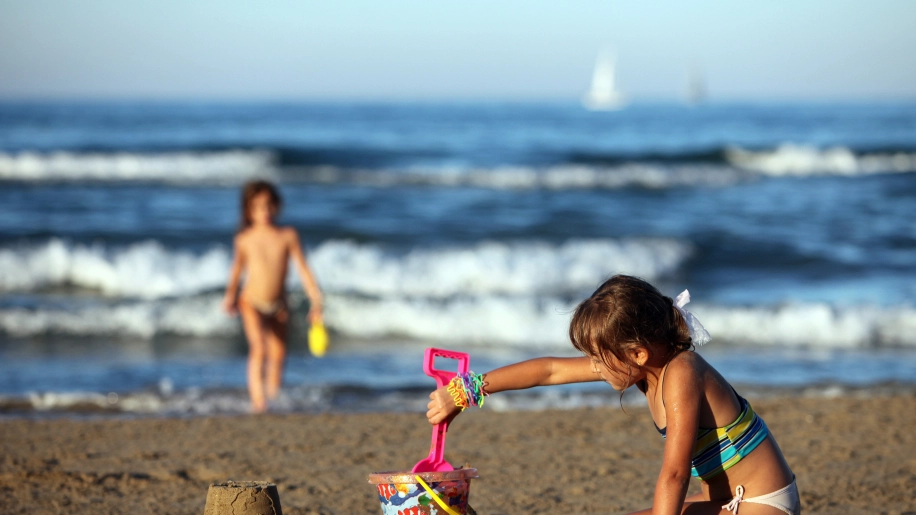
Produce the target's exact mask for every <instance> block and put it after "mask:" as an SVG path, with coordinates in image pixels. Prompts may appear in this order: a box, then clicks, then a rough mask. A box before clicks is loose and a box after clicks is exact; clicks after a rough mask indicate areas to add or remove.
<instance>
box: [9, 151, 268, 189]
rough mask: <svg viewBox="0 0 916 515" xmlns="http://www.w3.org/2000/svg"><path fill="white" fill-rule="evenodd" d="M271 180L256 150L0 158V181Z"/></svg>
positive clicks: (263, 156)
mask: <svg viewBox="0 0 916 515" xmlns="http://www.w3.org/2000/svg"><path fill="white" fill-rule="evenodd" d="M275 175H276V168H275V166H274V155H273V154H272V153H271V152H268V151H259V150H225V151H216V152H172V153H149V154H144V153H130V152H118V153H73V152H53V153H48V154H39V153H35V152H21V153H18V154H9V153H3V152H0V180H18V181H29V182H45V181H53V182H59V181H85V180H94V181H154V182H176V183H217V184H222V183H230V184H235V183H239V182H242V181H245V180H247V179H251V178H254V177H264V176H275Z"/></svg>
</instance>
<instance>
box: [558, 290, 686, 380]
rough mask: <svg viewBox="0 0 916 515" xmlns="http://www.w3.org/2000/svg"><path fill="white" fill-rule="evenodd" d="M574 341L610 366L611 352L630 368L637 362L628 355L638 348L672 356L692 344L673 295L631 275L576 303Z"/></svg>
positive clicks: (571, 327) (571, 333) (571, 336)
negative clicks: (664, 293) (669, 295)
mask: <svg viewBox="0 0 916 515" xmlns="http://www.w3.org/2000/svg"><path fill="white" fill-rule="evenodd" d="M569 339H570V341H572V344H573V346H574V347H575V348H576V349H579V350H580V351H582V352H583V353H585V354H586V355H588V356H597V357H599V358H600V359H601V360H602V361H603V362H604V363H605V364H606V365H608V366H610V363H611V360H610V357H611V356H614V357H615V358H617V359H618V360H620V361H622V362H623V363H626V364H627V367H630V366H638V365H636V364H635V363H632V362H631V360H630V358H629V356H628V354H627V351H628V350H630V349H632V348H634V347H638V346H639V347H645V348H646V349H648V350H649V352H650V353H651V352H653V351H654V350H658V351H661V352H663V355H664V356H671V357H673V356H674V355H675V354H677V353H679V352H682V351H685V350H690V349H692V348H693V343H692V342H691V339H690V331H689V329H688V328H687V323H686V322H685V321H684V318H683V317H682V316H681V314H680V312H679V311H678V310H677V309H676V308H675V307H674V301H673V300H672V299H671V297H666V296H665V295H662V293H661V292H660V291H658V289H656V288H655V287H654V286H652V285H651V284H649V283H647V282H646V281H643V280H642V279H639V278H637V277H630V276H628V275H615V276H614V277H611V278H610V279H608V280H607V281H605V282H604V284H602V285H601V286H600V287H598V289H597V290H595V293H593V294H592V296H591V297H589V298H587V299H585V300H584V301H582V303H580V304H579V306H578V307H576V311H575V313H573V317H572V321H571V322H570V323H569ZM628 386H629V385H628Z"/></svg>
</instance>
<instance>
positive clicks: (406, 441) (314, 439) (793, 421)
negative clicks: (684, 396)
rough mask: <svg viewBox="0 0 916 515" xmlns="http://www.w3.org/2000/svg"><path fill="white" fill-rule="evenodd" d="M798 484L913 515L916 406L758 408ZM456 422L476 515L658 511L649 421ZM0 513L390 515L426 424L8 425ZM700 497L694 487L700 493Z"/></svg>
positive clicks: (853, 508)
mask: <svg viewBox="0 0 916 515" xmlns="http://www.w3.org/2000/svg"><path fill="white" fill-rule="evenodd" d="M754 405H755V408H756V409H757V411H758V412H759V413H760V414H761V415H762V416H763V417H764V418H765V419H766V421H767V423H768V424H769V426H770V428H771V430H772V431H773V432H774V434H775V435H776V438H777V440H778V441H779V443H780V445H781V446H782V448H783V450H784V452H785V454H786V457H787V458H788V460H789V464H790V465H791V466H792V468H793V470H794V471H795V473H796V474H797V476H798V487H799V489H800V491H801V498H802V504H803V511H804V513H806V514H812V513H831V514H832V513H838V514H841V513H887V514H901V513H916V396H913V395H897V396H893V397H874V398H854V399H850V398H835V399H814V398H802V399H797V398H795V399H769V400H758V401H756V402H754ZM627 411H628V413H629V414H625V413H624V412H622V411H621V410H620V409H619V408H601V409H583V410H573V411H547V412H514V413H496V412H492V411H487V410H482V411H479V412H469V413H467V414H464V415H462V416H461V417H459V419H458V420H456V421H455V423H454V424H453V425H452V427H451V430H450V432H449V437H448V446H447V451H446V457H447V458H448V459H449V460H451V461H452V463H453V464H463V463H465V462H467V463H470V464H471V466H474V467H477V468H478V469H479V471H480V475H481V478H480V479H478V480H474V482H473V483H472V485H471V495H470V500H471V505H472V506H474V507H475V508H476V510H477V511H478V513H480V515H497V514H513V515H514V514H522V513H525V514H533V513H620V512H625V511H627V510H632V509H637V508H642V507H646V506H648V505H649V502H650V499H651V497H652V492H653V486H654V483H655V477H656V474H657V473H658V468H659V465H660V460H661V455H662V445H663V443H662V440H661V438H660V437H659V436H658V434H657V433H656V432H655V430H654V429H653V427H652V422H651V419H650V418H649V416H648V412H647V411H646V410H645V409H636V408H629V409H628V410H627ZM0 434H2V439H0V513H29V514H42V513H93V514H103V513H130V514H143V513H169V514H178V513H194V514H201V513H203V510H204V504H205V502H206V496H207V487H208V485H209V484H210V483H213V482H220V481H225V480H229V479H232V480H236V481H243V480H269V481H272V482H275V483H276V484H277V485H278V488H279V492H280V499H281V502H282V505H283V511H284V513H285V514H287V515H295V514H311V513H320V514H326V513H334V514H348V513H354V514H356V513H359V514H377V513H381V511H380V510H379V507H378V502H377V500H376V494H375V488H373V487H370V486H369V485H368V484H367V483H366V476H367V475H368V474H369V473H370V472H377V471H383V470H396V469H401V470H403V469H409V468H410V466H412V465H413V463H415V462H416V461H417V460H419V459H420V458H422V457H424V455H425V454H426V453H427V451H428V445H429V444H428V442H429V436H430V427H429V426H428V425H427V424H426V423H425V418H424V417H423V415H421V414H368V415H353V414H326V415H266V416H242V417H208V418H192V419H162V418H149V419H135V420H111V419H109V420H37V421H36V420H7V421H4V422H0ZM697 489H698V485H697V482H696V481H694V484H692V486H691V492H693V491H696V490H697Z"/></svg>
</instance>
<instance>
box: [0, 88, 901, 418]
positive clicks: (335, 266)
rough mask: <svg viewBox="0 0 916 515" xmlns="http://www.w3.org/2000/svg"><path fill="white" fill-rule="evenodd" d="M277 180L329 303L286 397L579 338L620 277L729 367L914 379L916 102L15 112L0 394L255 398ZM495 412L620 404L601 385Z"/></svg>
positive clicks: (350, 397) (301, 397) (1, 132)
mask: <svg viewBox="0 0 916 515" xmlns="http://www.w3.org/2000/svg"><path fill="white" fill-rule="evenodd" d="M252 178H267V179H271V180H274V181H276V182H277V183H278V184H279V186H280V189H281V193H282V195H283V197H284V208H283V211H282V213H281V216H280V223H282V224H288V225H292V226H295V227H296V228H297V229H298V230H299V232H300V235H301V236H302V238H303V240H304V241H305V243H306V246H307V250H308V256H309V260H310V262H311V265H312V267H313V269H314V271H315V273H316V275H317V277H318V279H319V282H320V284H321V286H322V288H323V290H324V291H325V295H326V298H327V300H326V303H327V306H326V322H327V324H328V326H329V329H330V330H331V333H332V340H333V343H332V347H331V351H330V353H329V355H328V356H327V357H326V358H324V359H322V360H317V359H315V358H312V357H310V356H309V355H308V352H307V350H306V346H305V342H304V339H305V331H306V329H307V328H306V324H305V317H304V313H305V308H306V305H305V302H304V297H303V295H302V294H301V288H299V287H298V286H297V278H296V277H294V276H293V277H290V278H289V289H290V291H291V292H293V294H292V297H291V302H292V304H293V306H294V309H295V310H296V316H295V319H294V321H293V327H292V334H291V341H290V359H289V363H288V367H287V378H286V379H287V380H286V388H285V390H284V393H283V395H282V396H281V399H280V401H279V402H278V403H277V405H276V409H278V410H288V411H313V410H342V411H346V410H372V409H382V410H422V409H423V406H424V405H425V401H424V399H425V397H426V392H427V390H429V388H430V386H431V385H432V380H431V379H429V378H427V377H425V376H424V375H423V373H422V366H421V361H422V355H423V349H424V348H425V347H428V346H437V347H444V348H451V349H455V350H465V351H468V352H470V353H471V355H472V358H471V359H472V361H471V366H472V368H474V369H475V370H478V371H483V370H487V369H490V368H493V367H496V366H499V365H502V364H506V363H509V362H511V361H513V360H516V359H523V358H527V357H532V356H537V355H542V354H554V355H573V354H574V351H573V349H572V348H571V346H570V345H569V343H568V341H567V338H566V328H567V324H568V321H569V317H570V313H571V311H572V309H573V308H574V306H575V305H576V303H577V302H578V301H580V300H582V299H583V298H585V297H586V296H588V294H589V293H590V292H591V291H592V290H594V288H595V287H596V286H597V285H598V284H600V283H601V282H602V280H603V279H605V278H607V277H608V276H610V275H612V274H615V273H626V274H632V275H638V276H641V277H643V278H646V279H648V280H649V281H651V282H653V283H654V284H656V285H657V286H659V287H660V288H661V289H662V291H664V292H666V293H667V294H669V295H671V296H674V295H676V294H677V293H679V292H680V291H681V290H683V289H687V288H689V290H690V292H691V295H692V298H693V302H692V303H691V304H690V305H689V308H690V309H691V310H692V311H693V312H694V313H695V314H696V315H697V316H698V317H699V318H700V320H702V321H703V323H704V324H705V326H706V327H707V329H708V330H709V332H710V333H711V334H712V336H713V342H712V343H710V344H709V345H708V346H707V347H704V348H702V349H700V352H702V353H703V354H704V355H706V356H707V358H708V359H709V360H710V361H712V362H713V363H714V364H715V365H717V366H718V367H719V368H720V369H721V370H722V372H723V373H724V374H725V376H726V377H727V378H729V379H731V380H732V381H734V382H735V383H736V384H740V385H744V386H745V387H747V388H750V389H754V388H756V389H758V390H761V391H764V390H767V389H773V388H783V389H793V391H812V390H811V389H812V388H813V389H815V390H817V391H821V392H834V393H835V392H843V391H853V390H856V389H861V388H866V389H867V388H883V387H887V386H888V385H890V387H892V388H896V387H905V388H910V387H912V386H914V385H916V273H914V272H916V265H914V263H916V104H875V105H864V104H863V105H830V104H710V105H701V106H698V107H683V106H679V105H674V104H672V105H663V104H658V105H633V106H630V107H629V108H627V109H625V110H622V111H618V112H604V113H595V112H589V111H585V110H583V109H582V108H581V107H580V106H578V105H575V104H499V103H476V104H458V103H455V104H353V103H351V104H346V103H338V104H200V103H194V104H191V103H183V104H167V103H98V104H92V103H44V104H42V103H33V104H0V412H4V413H8V414H23V413H26V414H28V413H64V414H73V413H83V412H89V413H97V412H98V413H112V412H113V413H125V412H127V413H165V414H186V413H214V412H238V411H244V410H245V409H246V401H245V393H244V366H245V364H244V360H245V351H246V344H245V341H244V339H243V337H242V335H241V330H240V323H239V321H238V320H237V319H232V318H229V317H227V316H225V315H223V314H222V313H221V312H220V310H219V300H220V298H221V294H222V290H223V288H224V286H225V281H226V276H227V271H228V266H229V262H230V259H231V240H232V236H233V233H234V230H235V227H236V225H237V221H238V215H239V213H238V203H239V200H238V197H239V188H240V186H241V185H242V184H243V183H244V182H245V181H247V180H249V179H252ZM542 390H544V391H543V392H536V393H528V394H525V395H518V396H515V397H512V396H506V399H507V400H505V401H498V400H496V399H495V398H494V405H495V406H496V407H504V408H538V407H544V406H554V407H570V406H580V405H594V404H596V403H597V404H601V403H616V402H617V401H618V397H617V395H616V393H615V392H613V391H612V390H610V389H609V388H607V387H604V386H601V385H583V386H577V387H568V388H559V389H553V390H551V389H542Z"/></svg>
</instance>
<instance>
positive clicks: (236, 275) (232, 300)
mask: <svg viewBox="0 0 916 515" xmlns="http://www.w3.org/2000/svg"><path fill="white" fill-rule="evenodd" d="M232 246H233V249H232V253H233V256H232V265H231V266H230V267H229V282H228V283H227V284H226V294H225V295H224V296H223V311H225V312H226V313H229V314H230V315H232V316H235V315H237V314H238V312H239V310H238V294H239V279H240V278H241V276H242V267H243V266H244V265H245V256H244V254H243V253H242V246H241V245H239V237H238V236H236V237H235V240H233V242H232Z"/></svg>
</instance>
